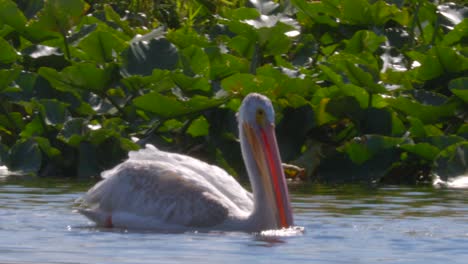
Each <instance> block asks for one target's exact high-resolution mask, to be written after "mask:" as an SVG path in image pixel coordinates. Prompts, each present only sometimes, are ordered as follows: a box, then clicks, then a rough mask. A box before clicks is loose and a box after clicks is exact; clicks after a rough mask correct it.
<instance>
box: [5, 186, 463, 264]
mask: <svg viewBox="0 0 468 264" xmlns="http://www.w3.org/2000/svg"><path fill="white" fill-rule="evenodd" d="M92 184H93V183H91V182H84V183H83V182H73V181H65V180H47V181H45V180H43V179H41V180H31V179H29V180H9V181H3V182H0V263H183V262H187V263H223V264H226V263H253V262H255V263H424V264H429V263H468V207H467V206H466V204H467V202H468V190H464V189H433V188H430V187H420V188H414V187H381V188H378V189H374V188H366V187H359V186H341V187H337V188H333V187H323V186H314V185H312V186H303V187H300V188H294V189H295V190H293V194H292V197H293V199H292V202H293V208H294V212H295V213H294V216H295V221H296V224H298V225H301V226H303V227H305V230H306V231H305V233H303V234H302V235H296V236H290V237H268V236H260V235H255V234H248V233H220V232H217V233H193V232H192V233H182V234H161V233H153V232H138V231H127V230H115V229H98V228H95V227H93V225H92V224H91V223H90V222H89V221H88V220H86V219H85V218H84V217H83V216H81V215H79V214H77V213H74V212H73V201H74V200H75V199H76V198H78V197H80V196H81V195H82V194H83V193H84V192H85V191H86V189H87V188H89V187H90V186H91V185H92ZM304 193H311V194H304Z"/></svg>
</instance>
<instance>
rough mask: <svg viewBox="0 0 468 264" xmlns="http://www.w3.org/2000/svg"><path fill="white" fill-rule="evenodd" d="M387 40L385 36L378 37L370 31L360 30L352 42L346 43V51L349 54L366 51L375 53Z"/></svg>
mask: <svg viewBox="0 0 468 264" xmlns="http://www.w3.org/2000/svg"><path fill="white" fill-rule="evenodd" d="M385 40H386V38H385V36H378V35H377V34H375V33H374V32H372V31H369V30H360V31H358V32H356V33H355V34H354V35H353V37H352V38H351V39H350V40H348V41H345V43H346V48H345V51H346V52H349V53H361V52H365V51H367V52H370V53H374V52H375V51H376V50H377V49H378V48H379V47H380V45H382V43H384V42H385Z"/></svg>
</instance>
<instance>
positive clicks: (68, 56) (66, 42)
mask: <svg viewBox="0 0 468 264" xmlns="http://www.w3.org/2000/svg"><path fill="white" fill-rule="evenodd" d="M61 33H62V38H63V45H64V46H65V56H67V59H68V60H71V55H70V47H69V46H68V41H67V34H66V32H63V31H62V32H61Z"/></svg>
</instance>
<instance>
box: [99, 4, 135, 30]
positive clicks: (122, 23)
mask: <svg viewBox="0 0 468 264" xmlns="http://www.w3.org/2000/svg"><path fill="white" fill-rule="evenodd" d="M104 12H105V14H106V19H107V20H109V21H113V22H114V23H116V24H117V25H118V26H119V27H120V28H121V29H122V30H123V31H124V32H125V34H127V36H130V37H133V36H135V33H134V31H133V30H132V28H131V27H130V26H129V23H128V20H126V19H121V18H120V16H119V14H117V13H116V12H115V11H114V9H112V6H111V5H109V4H105V5H104Z"/></svg>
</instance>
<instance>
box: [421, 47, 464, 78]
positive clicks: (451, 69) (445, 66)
mask: <svg viewBox="0 0 468 264" xmlns="http://www.w3.org/2000/svg"><path fill="white" fill-rule="evenodd" d="M420 62H421V66H420V67H419V68H417V73H418V75H417V76H418V78H419V79H420V80H423V81H427V80H431V79H434V78H437V77H439V76H441V75H443V74H446V73H458V72H462V71H465V70H467V69H468V59H467V58H466V57H464V56H462V55H461V54H459V53H458V52H456V51H455V50H454V48H452V47H443V46H435V47H433V48H432V49H431V50H429V52H428V54H427V55H426V56H424V59H423V60H422V61H420Z"/></svg>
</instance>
